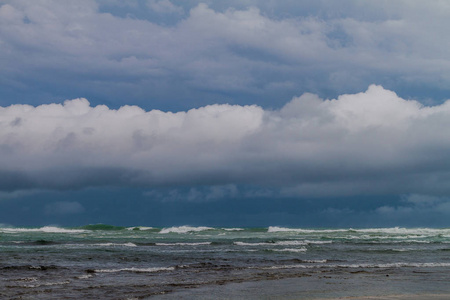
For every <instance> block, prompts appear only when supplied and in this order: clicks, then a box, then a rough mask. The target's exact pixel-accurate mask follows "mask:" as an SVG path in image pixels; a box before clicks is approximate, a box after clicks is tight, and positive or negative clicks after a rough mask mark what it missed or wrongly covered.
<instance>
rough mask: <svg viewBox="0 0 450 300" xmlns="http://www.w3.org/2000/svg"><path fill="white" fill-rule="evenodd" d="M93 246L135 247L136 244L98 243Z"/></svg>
mask: <svg viewBox="0 0 450 300" xmlns="http://www.w3.org/2000/svg"><path fill="white" fill-rule="evenodd" d="M93 245H94V246H102V247H137V245H136V244H133V243H100V244H93Z"/></svg>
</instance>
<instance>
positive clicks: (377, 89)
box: [0, 85, 450, 198]
mask: <svg viewBox="0 0 450 300" xmlns="http://www.w3.org/2000/svg"><path fill="white" fill-rule="evenodd" d="M449 126H450V102H448V101H447V102H445V103H443V104H441V105H438V106H422V105H421V104H420V103H418V102H417V101H414V100H405V99H402V98H399V97H398V96H397V95H396V94H395V93H394V92H392V91H389V90H385V89H384V88H383V87H381V86H376V85H372V86H370V87H369V89H368V90H367V91H366V92H364V93H358V94H351V95H350V94H347V95H341V96H340V97H338V98H337V99H332V100H323V99H320V98H319V97H317V96H316V95H313V94H304V95H303V96H301V97H296V98H294V99H292V101H290V102H289V103H287V104H286V105H285V106H284V107H283V108H281V109H279V110H264V109H262V108H261V107H259V106H256V105H251V106H239V105H227V104H224V105H218V104H216V105H209V106H205V107H200V108H197V109H191V110H189V111H186V112H177V113H171V112H162V111H158V110H152V111H144V110H143V109H141V108H139V107H137V106H123V107H121V108H120V109H117V110H114V109H109V108H108V107H106V106H103V105H99V106H95V107H92V106H90V104H89V102H88V101H87V100H86V99H75V100H70V101H66V102H64V104H50V105H40V106H37V107H33V106H29V105H19V104H17V105H11V106H8V107H2V108H0V154H1V155H0V165H1V166H2V167H1V171H0V177H1V180H0V182H1V184H0V188H1V189H2V190H3V191H14V190H24V189H67V188H82V187H87V186H109V185H118V186H143V187H149V188H151V187H156V186H173V187H176V186H179V185H184V186H186V185H199V186H200V185H201V186H206V187H207V186H211V187H212V188H213V187H224V186H225V187H226V186H231V187H234V186H235V185H246V184H248V185H251V186H256V187H257V186H261V187H262V186H264V187H269V188H279V189H280V190H281V194H282V195H285V196H329V195H358V194H367V193H370V194H374V193H380V194H384V193H398V194H412V193H417V194H429V195H441V194H445V193H448V192H450V188H449V186H448V184H447V183H448V179H449V178H450V158H449V157H448V151H449V149H450V135H449V134H448V132H447V130H446V128H448V127H449ZM205 191H206V190H201V191H200V193H202V195H203V194H205V195H206V194H208V195H210V196H211V197H212V198H214V197H216V198H217V197H219V196H220V195H219V194H224V193H225V194H227V195H231V194H233V193H234V194H233V195H235V194H236V193H237V190H233V191H231V190H226V191H225V190H224V189H223V188H218V189H217V190H213V189H211V190H210V191H206V192H205ZM191 192H192V193H191V194H192V197H193V198H195V194H196V192H197V191H196V190H192V191H191ZM217 195H219V196H217Z"/></svg>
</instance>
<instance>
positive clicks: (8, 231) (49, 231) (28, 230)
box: [0, 226, 86, 233]
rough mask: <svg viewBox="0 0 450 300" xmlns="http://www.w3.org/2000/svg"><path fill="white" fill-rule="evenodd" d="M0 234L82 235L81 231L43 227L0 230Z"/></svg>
mask: <svg viewBox="0 0 450 300" xmlns="http://www.w3.org/2000/svg"><path fill="white" fill-rule="evenodd" d="M0 232H4V233H18V232H48V233H83V232H86V230H83V229H66V228H60V227H55V226H44V227H41V228H1V229H0Z"/></svg>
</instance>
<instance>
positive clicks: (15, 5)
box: [0, 0, 450, 110]
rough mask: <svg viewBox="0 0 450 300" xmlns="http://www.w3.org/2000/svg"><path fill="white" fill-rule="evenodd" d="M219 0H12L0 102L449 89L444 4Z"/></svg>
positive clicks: (447, 9) (270, 97) (447, 7)
mask: <svg viewBox="0 0 450 300" xmlns="http://www.w3.org/2000/svg"><path fill="white" fill-rule="evenodd" d="M141 2H142V1H141ZM216 2H218V3H215V2H211V3H210V6H208V5H207V4H204V3H201V2H200V1H169V0H158V1H156V0H152V1H147V2H145V5H143V6H142V3H141V4H139V1H127V3H123V2H117V3H115V2H113V1H109V2H108V1H97V2H96V1H91V0H82V1H81V0H80V1H69V2H67V1H66V2H64V3H62V2H60V1H38V0H36V1H23V0H15V1H7V0H6V1H2V4H0V44H1V49H0V59H1V60H2V68H1V70H0V85H1V87H2V89H1V90H0V91H1V95H0V96H2V97H1V100H0V101H1V102H0V105H3V106H5V105H9V104H12V103H15V101H17V100H16V99H17V97H20V99H24V100H26V101H25V102H21V103H31V104H35V105H37V104H41V103H49V102H52V101H61V100H63V99H68V98H71V97H73V98H76V97H80V96H85V97H86V95H87V96H89V98H90V99H91V100H92V101H93V102H96V103H106V101H109V103H108V104H111V105H112V106H114V107H119V106H120V105H122V104H124V103H134V104H139V105H140V106H141V107H144V108H145V109H152V108H156V107H159V108H161V107H163V108H170V109H174V110H186V109H189V108H191V107H193V106H195V107H198V106H204V105H206V104H211V103H217V102H221V103H226V102H228V103H239V104H252V103H258V104H259V105H261V106H263V107H279V106H280V103H279V102H277V101H276V100H274V99H278V98H279V97H280V96H281V97H285V99H289V98H291V97H292V96H293V95H295V94H296V93H298V92H299V91H300V92H302V91H310V92H311V91H312V92H315V93H319V94H320V95H327V96H326V97H336V96H337V95H339V94H341V93H349V92H356V91H360V90H362V89H364V88H366V87H367V86H368V85H369V84H371V83H379V84H382V85H383V86H385V87H387V88H390V89H394V90H396V91H397V92H399V91H400V90H402V91H403V94H407V95H409V96H411V95H414V94H419V95H420V97H422V98H423V97H427V96H428V97H431V98H433V100H437V101H439V100H441V99H442V97H440V96H439V95H445V94H446V93H448V86H449V83H450V76H449V74H450V73H449V72H450V64H449V61H450V56H449V55H450V54H449V53H448V51H447V49H448V48H449V45H450V40H449V39H448V38H447V37H448V34H447V32H446V28H447V27H448V26H446V25H450V24H449V23H448V22H449V20H450V18H449V17H450V4H448V3H447V2H445V1H433V2H431V3H424V2H423V1H411V0H410V1H376V2H373V3H372V2H371V3H364V5H362V4H361V3H360V2H359V1H351V0H347V1H340V2H339V4H336V3H335V1H314V2H312V1H293V2H291V1H283V2H280V3H277V4H274V3H273V2H272V1H227V2H226V4H224V3H222V1H216ZM183 5H184V6H183ZM138 13H141V14H142V15H139V16H140V18H138V17H136V16H135V14H138ZM417 87H420V88H419V90H420V89H422V90H424V89H425V90H426V91H428V92H430V93H429V94H428V95H424V94H423V92H422V93H421V92H420V91H418V88H417ZM431 93H435V94H436V93H437V94H438V95H431ZM425 94H426V93H425ZM330 95H331V96H330ZM54 99H57V100H54ZM98 99H100V101H99V100H98ZM193 104H194V105H193Z"/></svg>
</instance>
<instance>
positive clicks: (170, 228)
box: [159, 226, 214, 233]
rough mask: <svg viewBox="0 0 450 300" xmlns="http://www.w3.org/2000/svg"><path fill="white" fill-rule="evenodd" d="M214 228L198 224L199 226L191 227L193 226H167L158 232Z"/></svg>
mask: <svg viewBox="0 0 450 300" xmlns="http://www.w3.org/2000/svg"><path fill="white" fill-rule="evenodd" d="M211 229H214V228H212V227H205V226H199V227H193V226H178V227H169V228H163V229H161V231H160V232H159V233H189V232H199V231H205V230H211Z"/></svg>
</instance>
